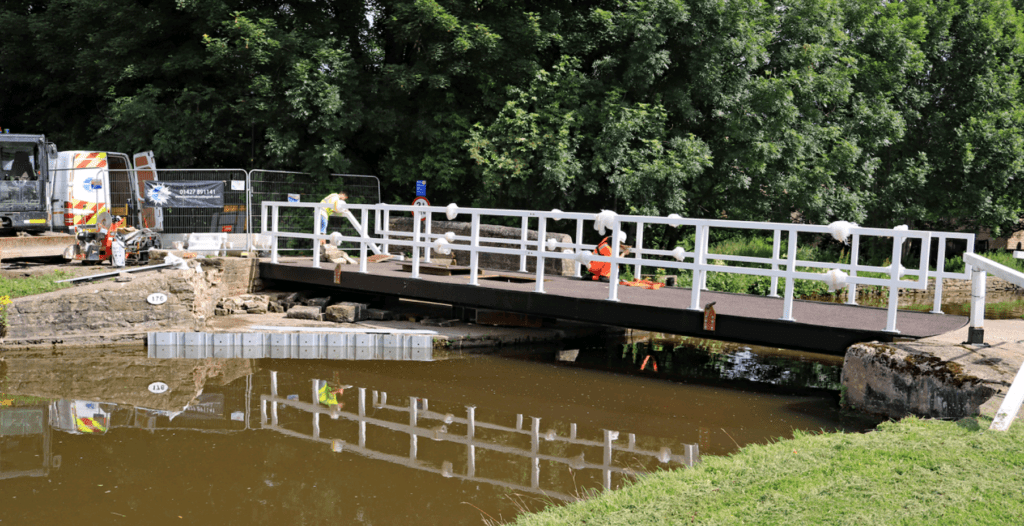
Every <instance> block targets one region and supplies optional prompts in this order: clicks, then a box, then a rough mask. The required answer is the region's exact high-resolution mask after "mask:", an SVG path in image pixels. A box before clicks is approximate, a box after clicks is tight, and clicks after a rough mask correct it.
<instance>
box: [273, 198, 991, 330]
mask: <svg viewBox="0 0 1024 526" xmlns="http://www.w3.org/2000/svg"><path fill="white" fill-rule="evenodd" d="M328 206H330V205H325V204H321V203H288V202H276V201H265V202H263V203H262V207H263V222H262V224H263V225H268V224H269V225H270V227H269V228H265V229H264V231H263V234H264V235H266V236H270V238H271V239H272V240H273V242H272V243H271V262H274V263H277V262H278V250H279V249H278V242H277V241H278V239H281V238H295V239H310V240H313V241H314V247H313V253H314V254H313V255H314V260H313V261H312V265H313V266H318V265H319V263H318V260H319V240H325V239H330V237H329V236H328V235H327V234H320V233H319V231H317V226H318V225H319V222H318V221H316V220H315V221H314V223H313V231H312V232H306V233H304V232H281V231H279V230H278V213H279V211H280V210H281V209H282V208H296V207H300V208H309V209H310V211H311V212H312V214H313V217H314V218H317V217H318V216H319V213H320V209H321V208H324V207H328ZM346 208H347V210H346V217H348V218H349V221H350V222H352V224H353V226H354V227H355V229H356V231H357V232H358V233H359V235H358V236H344V235H343V236H340V237H338V238H336V239H339V240H340V241H343V242H349V243H358V244H359V247H360V249H359V250H360V265H359V272H363V273H365V272H367V268H366V263H365V262H366V254H367V251H368V250H369V251H373V252H374V253H390V252H388V251H390V250H392V247H407V248H408V249H409V251H410V252H411V253H412V277H413V278H414V279H420V272H419V269H420V262H421V260H422V261H423V262H429V254H430V250H431V248H433V243H434V241H435V240H437V239H439V238H443V237H444V233H443V232H438V233H434V232H433V231H432V227H431V224H432V221H431V218H432V216H433V215H434V214H437V213H444V212H445V211H446V208H445V207H439V206H416V207H413V206H411V205H388V204H375V205H357V204H347V205H346ZM356 210H359V211H361V220H362V221H361V223H360V221H357V220H356V218H355V216H354V215H353V214H352V213H351V211H356ZM371 211H372V212H373V217H375V218H381V217H383V222H382V221H377V222H376V224H375V228H374V229H373V232H370V229H369V228H367V222H368V218H369V217H370V215H369V214H370V212H371ZM392 212H395V213H398V214H409V213H414V221H413V227H412V232H407V231H396V230H391V228H390V224H389V223H388V222H387V220H388V218H389V217H391V213H392ZM458 213H459V214H460V215H461V216H462V217H464V218H465V217H467V216H468V219H469V221H470V235H469V236H468V237H467V236H456V238H455V241H454V242H452V243H450V244H449V245H448V247H449V248H451V250H453V251H464V252H468V253H469V271H470V278H469V283H470V285H479V279H478V275H479V272H480V264H479V261H480V259H479V255H480V254H481V253H488V254H502V255H508V256H517V257H518V259H519V268H520V271H524V272H525V269H526V261H527V260H528V259H530V258H532V259H533V260H534V262H535V263H536V285H535V289H534V291H535V292H536V293H544V292H545V291H544V275H545V272H546V270H545V268H544V262H545V261H546V260H549V259H556V260H563V259H570V258H572V257H574V255H575V254H574V255H573V256H570V255H569V254H566V253H563V252H562V251H561V250H562V249H563V248H568V247H572V248H573V249H574V251H575V253H579V252H581V251H587V252H590V251H592V250H594V248H595V245H593V244H588V243H584V242H583V234H584V225H585V224H586V223H587V222H590V223H591V224H592V223H593V222H594V220H595V218H596V214H593V213H579V212H561V211H557V210H554V211H537V210H508V209H493V208H459V209H458ZM268 216H269V219H270V221H269V222H268V221H267V219H268ZM421 217H423V218H424V219H425V220H422V221H421V220H419V219H420V218H421ZM509 218H512V219H513V220H517V219H518V222H519V223H520V225H522V226H523V232H522V233H521V234H520V237H519V239H504V238H493V237H485V236H483V235H482V234H481V232H480V228H481V225H482V224H485V223H486V221H484V219H493V220H494V221H495V222H499V221H501V222H508V220H509ZM534 218H535V219H536V220H537V229H538V237H537V239H536V240H530V239H528V236H527V234H526V232H525V229H526V227H527V226H529V224H530V220H531V219H534ZM558 221H567V222H568V221H575V222H576V225H575V226H576V228H575V239H573V240H572V242H571V243H569V244H564V243H560V244H556V245H555V246H556V247H557V248H556V250H549V249H548V247H546V246H545V243H546V241H547V240H546V239H545V238H546V236H547V230H548V229H549V228H550V227H551V226H553V225H558V224H559V223H557V222H558ZM563 224H564V223H563ZM627 225H632V226H634V227H635V230H634V232H635V240H634V243H635V246H634V248H633V249H632V254H630V255H627V256H620V255H619V232H624V231H625V230H626V226H627ZM654 225H666V226H667V227H670V228H686V229H692V230H691V231H692V232H693V233H694V239H695V243H694V247H686V252H685V257H684V258H683V260H682V261H679V260H677V259H675V258H674V257H673V254H672V251H670V250H661V249H657V248H653V247H644V245H643V243H644V231H645V229H647V228H648V227H650V226H654ZM608 227H610V229H611V231H612V232H611V245H612V255H611V256H602V255H596V254H594V255H591V257H590V259H591V261H594V262H608V263H611V264H612V267H611V276H610V280H609V281H610V282H609V283H608V300H609V301H618V287H619V284H618V281H619V280H618V276H619V266H620V265H634V268H635V270H636V272H635V273H634V275H636V276H637V277H638V278H639V273H640V272H641V271H643V270H644V269H649V270H653V269H665V270H668V271H679V270H689V271H691V272H692V273H693V274H692V275H693V281H692V283H691V285H690V287H691V295H690V305H689V309H691V310H703V305H702V304H701V300H700V297H701V290H706V289H707V275H708V273H710V272H724V273H732V274H746V275H753V276H766V277H769V278H771V286H770V292H769V296H770V297H778V280H779V278H784V279H785V291H784V293H783V295H782V299H783V303H782V308H781V312H780V313H779V316H780V319H782V320H786V321H796V319H795V318H794V316H793V299H794V295H795V294H794V284H795V281H796V280H798V279H802V280H813V281H824V282H827V281H828V280H829V277H828V274H826V272H827V271H829V270H832V269H836V270H841V271H844V272H846V273H847V274H848V277H847V278H846V280H845V287H846V288H847V303H848V304H853V305H855V304H856V302H857V287H858V286H867V285H875V286H881V287H885V288H888V290H889V303H888V309H887V310H888V312H887V317H886V326H885V329H884V330H886V331H888V332H893V333H898V332H899V331H898V330H897V329H896V311H897V302H898V298H899V289H916V290H925V289H926V288H927V286H928V279H929V278H934V279H935V294H934V307H933V312H939V306H940V305H941V301H942V280H943V279H950V278H955V279H968V278H970V277H971V270H970V265H969V264H967V265H965V268H964V270H963V271H960V272H949V271H947V270H945V267H944V264H945V260H944V258H945V255H946V243H947V242H949V241H958V242H962V243H963V244H964V245H965V246H966V252H967V253H968V254H971V253H973V251H974V234H968V233H959V232H932V231H925V230H895V229H889V228H863V227H853V228H851V229H850V241H849V243H850V262H849V263H843V262H834V261H809V260H801V259H799V257H798V254H797V251H798V249H799V248H800V243H799V240H798V238H799V236H800V235H816V236H819V238H820V236H823V235H830V234H831V229H830V228H829V227H828V226H826V225H806V224H793V223H770V222H758V221H729V220H722V219H691V218H680V217H677V216H676V217H660V216H633V215H616V216H615V218H614V220H613V221H612V223H611V224H610V225H608ZM712 229H715V230H733V231H737V230H738V231H748V232H754V233H764V232H771V234H772V255H771V257H751V256H739V255H733V254H716V253H711V252H710V251H709V249H708V246H709V240H710V238H711V230H712ZM783 234H785V240H784V239H783ZM866 237H874V238H891V243H892V245H891V246H892V252H891V254H892V257H891V259H890V260H891V262H892V264H891V265H890V266H889V267H878V266H872V265H864V264H861V262H860V257H861V255H860V248H861V247H860V245H861V243H862V240H863V239H864V238H866ZM907 239H916V240H918V241H919V242H920V250H919V255H918V258H917V261H916V262H915V263H916V268H906V269H903V268H902V265H901V263H903V261H902V257H903V249H902V247H903V244H904V242H905V241H906V240H907ZM933 240H934V241H937V242H938V254H937V256H938V257H937V258H936V265H935V270H930V269H929V259H930V255H931V245H932V242H933ZM783 243H786V244H785V254H783V253H782V251H783V246H784V245H783ZM488 245H492V246H488ZM493 245H501V246H493ZM421 250H423V251H425V253H424V257H422V258H421V257H420V251H421ZM965 257H966V256H965ZM709 261H710V263H709ZM730 263H742V264H753V265H757V266H736V265H731V264H730ZM580 266H581V265H580V264H579V262H574V266H573V271H574V272H573V273H574V275H575V276H577V277H578V276H579V275H580ZM901 272H902V274H903V276H906V277H908V278H914V279H904V277H903V276H901V275H900V274H901ZM866 273H876V274H886V275H887V277H873V276H870V275H865V274H866Z"/></svg>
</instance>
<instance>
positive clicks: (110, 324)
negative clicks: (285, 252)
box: [4, 258, 260, 348]
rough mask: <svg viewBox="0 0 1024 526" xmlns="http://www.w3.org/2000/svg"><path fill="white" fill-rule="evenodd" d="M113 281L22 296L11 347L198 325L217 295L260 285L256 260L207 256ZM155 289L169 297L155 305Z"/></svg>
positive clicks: (128, 339)
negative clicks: (151, 300)
mask: <svg viewBox="0 0 1024 526" xmlns="http://www.w3.org/2000/svg"><path fill="white" fill-rule="evenodd" d="M107 279H108V280H107V281H101V282H97V283H91V284H86V285H79V286H76V287H72V288H69V289H63V290H58V291H54V292H49V293H46V294H38V295H34V296H26V297H23V298H17V299H15V300H14V302H13V303H12V304H11V305H10V306H9V307H8V309H7V335H6V337H5V340H4V347H5V348H17V347H32V346H40V345H43V346H45V345H60V344H64V345H83V344H84V345H88V344H92V345H110V344H117V343H126V344H137V343H138V341H140V337H141V336H140V335H142V336H144V335H145V333H146V332H148V331H154V330H169V329H176V330H197V329H199V328H201V327H202V326H203V325H204V324H205V322H206V320H208V319H209V318H210V317H212V316H213V314H214V308H215V305H216V302H217V300H218V299H219V298H221V297H225V296H233V295H237V294H240V293H245V292H251V291H252V290H253V289H255V288H257V287H259V286H260V282H259V280H258V262H257V260H255V259H245V258H203V259H193V260H190V262H189V268H188V269H187V270H174V269H160V270H155V271H149V272H142V273H133V274H122V275H121V276H118V277H117V278H107ZM154 293H161V294H163V295H165V296H166V297H167V300H166V302H164V303H162V304H157V305H154V304H150V303H149V302H148V301H147V298H148V297H149V296H150V295H151V294H154Z"/></svg>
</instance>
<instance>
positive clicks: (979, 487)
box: [514, 418, 1024, 526]
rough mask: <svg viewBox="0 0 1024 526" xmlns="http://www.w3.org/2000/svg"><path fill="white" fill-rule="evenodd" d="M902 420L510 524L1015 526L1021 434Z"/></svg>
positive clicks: (767, 450) (806, 440)
mask: <svg viewBox="0 0 1024 526" xmlns="http://www.w3.org/2000/svg"><path fill="white" fill-rule="evenodd" d="M989 423H990V421H989V420H987V419H977V420H974V419H966V420H963V421H960V422H945V421H938V420H920V419H917V418H907V419H904V420H902V421H899V422H889V423H884V424H882V425H881V426H879V427H878V429H877V430H876V431H873V432H870V433H865V434H843V433H829V434H819V435H810V434H807V433H800V432H798V433H796V436H795V437H794V438H793V439H792V440H780V441H779V442H776V443H773V444H768V445H753V446H748V447H745V448H743V449H742V450H740V451H739V452H738V453H736V454H734V455H731V456H728V457H704V462H703V464H702V465H700V466H698V467H697V468H695V469H680V470H675V471H662V472H657V473H654V474H651V475H647V476H644V477H642V478H641V479H640V480H639V481H637V482H636V483H634V484H632V485H630V486H629V487H626V488H624V489H622V490H618V491H613V492H608V493H604V494H600V495H598V496H595V497H593V498H590V499H588V500H584V501H580V502H576V503H573V504H571V505H568V506H558V507H554V506H552V507H549V508H548V509H547V510H545V511H543V512H541V513H537V514H525V515H521V516H519V517H518V518H517V520H516V522H515V523H514V524H518V525H543V524H587V525H591V526H592V525H598V524H607V525H631V524H636V525H640V524H643V525H649V524H855V525H862V524H928V525H932V524H950V525H960V524H1021V521H1022V517H1024V452H1022V451H1024V424H1021V423H1016V424H1015V425H1014V426H1012V428H1011V429H1010V431H1009V432H1006V433H1001V432H995V431H988V424H989Z"/></svg>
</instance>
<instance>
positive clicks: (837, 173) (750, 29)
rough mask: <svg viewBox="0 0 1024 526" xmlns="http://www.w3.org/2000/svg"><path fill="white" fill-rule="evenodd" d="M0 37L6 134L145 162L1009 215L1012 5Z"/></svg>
mask: <svg viewBox="0 0 1024 526" xmlns="http://www.w3.org/2000/svg"><path fill="white" fill-rule="evenodd" d="M0 38H2V46H0V79H2V80H0V127H4V128H10V129H12V131H18V132H26V133H46V134H47V135H48V136H50V137H51V138H52V139H53V140H54V141H55V142H56V143H57V144H58V146H59V147H61V148H63V149H78V148H105V149H111V150H117V151H129V152H130V151H137V150H142V149H153V150H154V151H155V152H156V155H157V158H158V162H159V163H160V164H161V165H162V166H168V167H170V166H173V167H192V166H205V167H242V168H280V169H292V170H304V171H310V172H313V173H316V174H325V173H327V172H349V173H373V174H376V175H378V176H380V177H381V179H382V181H383V182H384V184H385V186H386V188H385V194H384V199H385V200H386V201H389V202H406V201H408V200H409V199H410V197H411V196H412V188H413V181H414V180H416V179H426V180H428V182H429V195H430V197H431V198H432V199H433V200H434V202H435V203H447V202H451V201H456V202H459V203H461V204H464V205H469V204H476V205H501V206H503V207H509V208H511V207H529V208H537V209H548V208H552V207H558V208H561V209H565V210H580V211H586V210H590V211H596V210H598V209H602V208H605V209H615V210H616V211H619V212H625V213H628V212H633V213H646V214H668V213H678V214H680V215H683V216H689V217H728V218H732V219H754V220H780V221H789V220H790V219H791V218H792V217H794V216H796V217H800V218H802V220H805V221H809V222H814V223H827V222H830V221H833V220H848V221H856V222H860V223H861V224H865V225H870V226H882V227H885V226H894V225H897V224H901V223H910V224H911V225H912V226H921V225H936V224H941V223H949V222H955V223H957V224H960V225H963V224H966V223H977V224H980V225H985V226H990V227H995V228H999V227H1002V226H1005V225H1008V224H1010V223H1011V222H1013V221H1015V220H1016V218H1017V217H1018V216H1020V215H1021V213H1022V212H1024V185H1020V184H1014V183H1015V182H1016V179H1017V178H1018V177H1020V176H1021V175H1022V171H1024V162H1022V160H1021V159H1024V106H1022V93H1021V85H1020V84H1021V82H1020V79H1021V67H1022V64H1024V62H1022V61H1024V30H1022V23H1021V18H1020V15H1019V14H1018V12H1017V10H1016V9H1015V7H1014V6H1013V5H1012V4H1011V3H1010V2H1009V1H1008V0H908V1H905V2H881V1H878V0H847V1H839V0H795V1H789V2H784V3H783V2H776V1H762V0H730V1H724V0H707V1H705V0H628V1H611V0H589V1H584V2H578V1H576V2H573V1H567V0H545V1H531V0H525V1H522V0H521V1H515V2H513V1H508V0H491V1H484V0H477V1H471V2H463V1H455V0H369V1H366V2H343V1H339V0H327V1H317V2H309V1H300V2H288V3H284V2H273V1H269V2H248V1H241V0H209V1H198V0H176V1H175V2H171V0H151V1H143V2H135V1H130V0H50V1H46V2H42V1H39V0H7V1H5V2H3V3H2V5H0ZM672 236H673V233H671V232H668V233H667V235H666V236H665V237H664V238H662V237H661V236H660V235H659V234H658V233H657V232H652V233H651V235H650V238H651V239H663V241H662V243H663V244H664V245H666V246H671V245H672V244H673V243H674V242H675V241H676V240H675V239H673V238H672Z"/></svg>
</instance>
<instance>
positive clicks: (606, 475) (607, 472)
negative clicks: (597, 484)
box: [601, 429, 619, 489]
mask: <svg viewBox="0 0 1024 526" xmlns="http://www.w3.org/2000/svg"><path fill="white" fill-rule="evenodd" d="M616 438H619V432H618V431H609V430H607V429H605V430H604V459H603V460H604V462H603V463H602V464H601V474H602V475H603V476H602V478H601V483H602V484H603V485H604V487H605V489H612V470H611V469H609V468H611V465H612V442H613V441H614V440H615V439H616Z"/></svg>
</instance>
